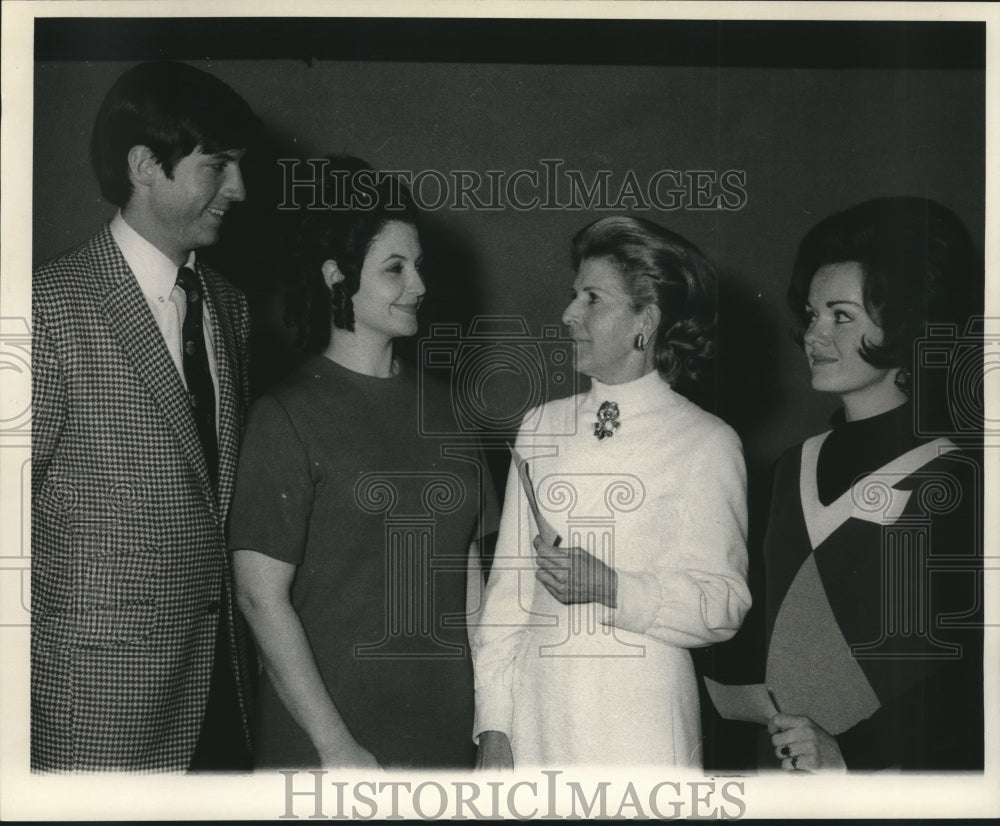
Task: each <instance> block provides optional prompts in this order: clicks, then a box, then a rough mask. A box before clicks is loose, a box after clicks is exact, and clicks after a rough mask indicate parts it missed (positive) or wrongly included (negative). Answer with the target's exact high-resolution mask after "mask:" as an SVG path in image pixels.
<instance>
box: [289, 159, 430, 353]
mask: <svg viewBox="0 0 1000 826" xmlns="http://www.w3.org/2000/svg"><path fill="white" fill-rule="evenodd" d="M324 161H325V163H324V165H323V172H322V174H323V190H322V191H323V194H324V197H323V200H322V203H321V204H317V205H310V206H308V207H302V208H301V210H300V212H299V213H298V215H297V216H295V227H294V229H293V230H292V232H291V241H290V249H289V251H288V253H287V267H288V269H287V271H288V272H289V276H290V281H289V286H288V291H287V293H286V297H285V322H286V324H289V325H292V326H295V327H296V328H297V330H298V335H297V341H298V344H299V346H300V347H302V348H303V349H304V350H305V351H306V352H310V353H318V352H321V351H322V350H323V349H324V348H325V347H326V346H327V344H328V343H329V341H330V333H331V324H332V325H333V326H334V327H337V328H339V329H341V330H353V329H354V305H353V303H352V301H351V297H352V296H353V295H354V294H355V293H356V292H357V291H358V289H359V288H360V287H361V270H362V268H363V267H364V263H365V257H366V256H367V255H368V250H369V249H370V248H371V245H372V241H374V240H375V238H376V237H377V236H378V234H379V233H380V232H381V231H382V229H383V228H384V227H385V225H386V224H388V223H390V222H394V221H399V222H402V223H404V224H410V225H412V226H418V223H419V212H418V210H417V207H416V205H415V204H414V202H413V198H412V196H411V194H410V191H409V189H407V188H406V186H405V185H404V184H403V183H402V181H400V180H399V177H398V176H392V175H381V174H379V173H378V172H377V171H376V170H374V169H373V168H372V167H371V166H370V165H369V164H368V163H366V162H365V161H363V160H361V159H360V158H354V157H350V156H329V157H327V158H325V159H324ZM328 260H332V261H335V262H336V263H337V266H338V267H339V269H340V272H341V273H343V275H344V280H343V281H341V282H339V283H337V284H334V285H333V288H332V289H330V288H328V287H327V286H326V282H325V281H324V280H323V263H324V262H325V261H328Z"/></svg>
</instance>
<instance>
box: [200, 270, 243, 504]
mask: <svg viewBox="0 0 1000 826" xmlns="http://www.w3.org/2000/svg"><path fill="white" fill-rule="evenodd" d="M198 275H199V277H200V278H201V281H202V294H203V295H204V296H205V301H206V303H207V304H208V310H209V313H210V314H211V317H212V344H213V346H214V348H215V362H216V365H215V367H216V375H217V377H218V380H219V468H218V470H219V472H218V480H219V481H218V499H219V508H220V510H221V512H222V513H226V509H227V506H228V504H229V498H230V496H231V494H232V480H233V478H234V476H235V473H236V461H237V457H238V454H239V447H240V436H241V433H240V427H241V415H240V398H241V393H240V391H239V389H238V386H237V385H238V381H239V368H238V365H237V364H236V362H235V357H236V352H237V347H236V333H235V331H234V330H233V321H232V319H231V318H230V317H229V316H228V315H227V314H226V313H223V312H221V311H220V309H219V304H218V302H217V301H216V300H215V295H214V291H213V290H211V289H210V288H209V287H208V279H207V278H206V276H205V273H204V271H203V270H202V268H201V266H200V265H199V266H198Z"/></svg>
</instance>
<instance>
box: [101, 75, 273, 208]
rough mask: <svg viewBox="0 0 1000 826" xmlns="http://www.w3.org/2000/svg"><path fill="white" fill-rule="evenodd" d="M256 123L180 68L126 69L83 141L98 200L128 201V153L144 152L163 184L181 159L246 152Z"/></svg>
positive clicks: (236, 101)
mask: <svg viewBox="0 0 1000 826" xmlns="http://www.w3.org/2000/svg"><path fill="white" fill-rule="evenodd" d="M260 126H261V123H260V120H259V119H258V118H257V116H256V115H255V114H254V113H253V112H252V111H251V110H250V107H249V106H248V105H247V103H246V101H245V100H243V98H241V97H240V96H239V95H238V94H236V92H234V91H233V90H232V88H230V87H229V86H227V85H226V84H225V83H223V82H222V81H221V80H219V79H218V78H217V77H213V76H212V75H210V74H208V73H207V72H203V71H201V70H200V69H196V68H194V67H193V66H188V65H187V64H185V63H176V62H174V61H161V62H155V63H140V64H139V65H138V66H133V67H132V68H131V69H129V70H128V71H127V72H125V73H124V74H123V75H122V76H121V77H119V78H118V80H117V81H115V84H114V86H112V87H111V89H110V90H109V91H108V93H107V95H106V96H105V98H104V101H103V103H101V108H100V109H99V110H98V112H97V118H96V120H95V121H94V131H93V133H92V134H91V138H90V160H91V164H92V166H93V168H94V174H95V175H96V176H97V182H98V183H99V184H100V187H101V193H102V194H103V195H104V197H105V198H107V199H108V201H110V202H111V203H112V204H114V205H115V206H118V207H122V206H125V204H127V203H128V201H129V199H130V198H131V197H132V181H131V179H130V178H129V169H128V153H129V150H130V149H131V148H132V147H133V146H148V147H149V148H150V149H151V150H152V152H153V155H154V157H155V158H156V160H157V162H158V163H159V164H160V167H161V168H162V169H163V171H164V173H165V174H166V175H167V177H171V176H172V175H173V171H174V167H176V165H177V162H178V161H180V160H181V159H182V158H185V157H187V156H188V155H190V154H191V153H192V152H193V151H194V150H195V149H200V150H201V151H202V152H204V153H205V154H206V155H211V154H214V153H216V152H223V151H226V150H229V149H246V148H247V147H249V146H250V145H251V143H252V142H253V140H254V139H255V138H256V136H257V135H258V134H259V132H260Z"/></svg>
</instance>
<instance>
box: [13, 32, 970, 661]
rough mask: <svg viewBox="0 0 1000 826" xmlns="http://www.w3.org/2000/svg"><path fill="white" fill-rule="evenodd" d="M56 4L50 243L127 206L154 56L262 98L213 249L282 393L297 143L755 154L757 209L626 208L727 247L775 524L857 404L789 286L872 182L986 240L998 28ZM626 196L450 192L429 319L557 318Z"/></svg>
mask: <svg viewBox="0 0 1000 826" xmlns="http://www.w3.org/2000/svg"><path fill="white" fill-rule="evenodd" d="M37 25H38V28H37V37H36V59H37V62H36V65H35V120H34V153H35V154H34V159H35V160H34V173H35V177H34V192H33V204H32V210H33V216H34V238H33V252H34V259H35V262H36V263H40V262H41V261H43V260H45V259H47V258H49V257H51V256H52V255H55V254H57V253H59V252H61V251H63V250H65V249H67V248H68V247H70V246H72V245H74V244H76V243H78V242H80V241H83V240H85V239H86V238H88V237H89V236H90V235H92V234H93V233H94V231H95V230H96V229H97V228H98V227H99V226H100V224H101V223H102V222H103V221H104V220H106V219H107V218H108V217H110V216H111V215H112V214H113V211H112V209H111V208H110V207H109V206H108V205H107V204H105V203H104V202H103V201H102V200H101V197H100V193H99V191H98V189H97V186H96V183H95V182H94V179H93V176H92V174H91V172H90V169H89V166H88V162H87V141H88V138H89V133H90V128H91V125H92V121H93V116H94V113H95V112H96V109H97V107H98V105H99V103H100V100H101V98H102V96H103V95H104V93H105V92H106V91H107V89H108V88H109V87H110V85H111V84H112V83H113V81H114V80H115V78H116V77H117V76H118V75H119V74H120V73H121V72H122V71H123V70H124V69H126V68H128V67H129V66H131V65H133V64H134V63H135V62H137V61H139V60H142V59H149V58H159V57H174V58H180V59H185V60H188V61H189V62H191V63H193V64H194V65H196V66H199V67H202V68H205V69H207V70H209V71H211V72H212V73H214V74H216V75H217V76H218V77H220V78H222V79H223V80H225V81H226V82H227V83H229V84H230V85H231V86H233V88H235V89H236V90H237V91H238V92H239V93H240V94H241V95H243V97H245V98H246V100H247V101H249V102H250V104H251V105H252V106H253V107H254V109H255V110H256V111H257V113H258V114H259V115H260V116H261V118H262V119H263V121H264V123H265V124H266V127H267V139H268V140H267V145H266V146H265V147H263V148H262V149H261V151H260V152H259V153H258V155H257V157H256V158H254V159H251V160H250V162H249V163H248V165H247V166H248V168H247V181H248V187H249V190H250V192H249V200H248V202H247V204H245V205H244V207H243V208H242V209H241V210H239V211H238V212H236V213H235V214H234V215H233V216H231V225H230V226H229V227H228V228H227V234H226V237H225V238H224V239H223V242H222V244H220V246H219V248H218V249H216V250H214V251H212V252H211V253H210V254H209V255H210V256H212V257H214V258H215V260H216V261H217V262H218V263H219V264H220V265H221V266H224V267H225V268H226V271H227V274H228V275H229V276H230V277H231V278H232V280H233V281H235V282H236V283H237V284H240V285H241V286H243V287H244V289H245V290H246V291H247V293H248V295H249V296H250V299H251V304H252V309H253V312H254V321H255V325H256V328H255V329H256V331H255V341H254V344H255V356H256V361H255V371H254V381H255V387H256V388H257V389H258V390H259V389H261V388H263V387H264V386H266V385H267V384H268V383H270V382H271V381H273V380H275V379H276V378H277V377H279V376H280V375H281V374H282V373H283V372H284V371H285V370H286V369H287V367H288V365H289V363H290V362H291V360H292V358H293V355H292V352H291V350H290V339H289V333H288V331H287V329H286V328H285V327H284V325H283V324H282V320H281V301H280V296H281V293H282V289H283V278H282V272H281V271H280V268H278V267H276V266H275V265H274V264H273V263H272V259H271V252H272V249H271V247H272V241H273V238H274V236H275V233H276V230H275V227H276V226H277V225H278V223H277V221H278V218H279V217H280V216H279V215H278V212H277V210H276V205H277V203H279V202H280V201H281V199H282V193H281V178H280V175H279V174H278V172H279V167H278V165H277V163H276V159H277V158H279V157H286V158H295V157H297V158H309V157H319V156H322V155H324V154H327V153H330V152H347V153H351V154H355V155H359V156H361V157H363V158H365V159H366V160H368V161H369V162H370V163H372V164H373V165H374V166H375V167H376V168H388V169H397V170H409V171H411V172H413V173H416V172H420V171H422V170H429V169H433V170H439V171H441V172H442V173H444V174H445V175H446V176H448V175H450V174H451V173H452V172H453V171H454V170H472V171H476V172H478V173H479V174H480V175H483V176H485V173H486V171H487V170H502V171H504V172H505V173H507V174H510V173H513V172H514V171H516V170H519V169H533V170H537V171H540V172H541V171H542V167H541V165H540V161H541V160H542V159H558V160H561V161H562V162H563V164H564V169H572V170H579V171H580V172H581V173H583V175H584V178H585V179H586V180H588V181H589V180H591V179H592V178H593V176H594V174H595V173H596V172H597V171H598V170H609V171H610V173H611V178H610V180H611V191H612V193H616V192H617V188H618V187H620V186H621V183H622V181H623V180H624V177H625V176H626V175H627V173H629V171H631V172H633V173H634V174H635V175H636V176H637V178H638V180H639V181H641V182H645V181H647V180H648V179H649V177H650V176H651V175H652V174H653V173H655V172H656V171H657V170H661V169H673V170H679V171H693V170H707V171H710V172H714V173H716V174H721V173H723V172H724V171H726V170H739V171H741V172H742V173H744V174H745V185H744V187H743V189H744V191H745V193H746V199H745V204H742V205H741V208H739V209H693V208H689V207H682V208H678V209H675V210H669V211H665V210H658V209H651V210H635V209H632V210H625V211H632V212H633V213H634V214H637V215H642V216H644V217H647V218H650V219H652V220H655V221H658V222H661V223H663V224H664V225H666V226H668V227H670V228H671V229H673V230H675V231H677V232H680V233H681V234H682V235H684V236H686V237H688V238H689V239H691V240H692V241H694V242H695V243H696V244H698V245H699V246H700V247H701V248H702V250H703V251H704V252H705V253H706V254H707V255H708V256H709V257H710V258H711V259H712V260H713V261H715V262H716V264H717V265H718V268H719V271H720V303H719V319H720V326H719V359H718V365H717V368H716V373H715V375H714V376H713V377H712V379H711V381H710V384H709V386H708V387H707V388H705V389H703V391H702V395H701V400H702V402H703V403H704V404H705V405H706V406H708V407H710V408H711V409H713V410H715V411H716V412H717V413H718V414H719V415H721V416H722V417H723V418H725V419H726V420H727V421H729V422H730V423H731V424H732V425H733V426H734V427H735V428H736V430H737V431H738V432H739V434H740V436H741V438H742V439H743V443H744V448H745V452H746V457H747V462H748V470H749V478H750V495H751V530H752V533H753V536H754V543H753V544H756V540H757V537H759V533H760V529H761V527H762V525H761V518H762V516H763V514H762V513H761V510H762V506H761V502H762V501H763V499H764V498H766V497H765V493H766V487H767V481H766V480H767V475H768V468H769V466H770V464H771V462H773V460H774V459H775V458H776V456H777V455H778V454H779V453H780V452H781V450H783V449H784V448H785V447H787V446H789V445H791V444H793V443H795V442H798V441H800V440H802V439H803V438H804V437H806V436H807V435H810V434H812V433H815V432H817V431H820V430H822V429H823V428H824V427H825V425H826V422H827V419H828V417H829V415H830V413H831V412H832V411H833V410H834V409H835V408H836V406H837V400H836V399H835V398H831V397H823V396H820V395H818V394H816V393H814V392H812V391H811V389H810V388H809V383H808V372H807V369H806V366H805V363H804V360H803V359H802V357H801V353H800V351H799V350H798V349H797V348H796V346H795V345H794V344H793V343H792V341H791V338H790V336H789V330H790V327H791V318H790V315H789V313H788V311H787V308H786V306H785V303H784V295H785V289H786V285H787V280H788V275H789V273H790V269H791V263H792V260H793V257H794V254H795V249H796V245H797V244H798V241H799V239H800V238H801V237H802V235H803V234H804V233H805V231H806V230H807V229H808V228H809V227H810V226H812V225H813V224H814V223H815V222H816V221H818V220H819V219H821V218H822V217H824V216H826V215H828V214H830V213H831V212H833V211H836V210H838V209H841V208H844V207H846V206H849V205H851V204H854V203H857V202H859V201H861V200H864V199H867V198H870V197H875V196H879V195H889V194H908V195H920V196H926V197H930V198H934V199H937V200H939V201H941V202H942V203H944V204H946V205H947V206H949V207H951V208H952V209H953V210H955V211H956V212H957V213H958V215H959V216H960V217H961V218H962V219H963V220H964V221H965V222H966V224H967V226H968V227H969V229H970V231H971V232H972V235H973V238H975V239H976V240H977V242H978V243H979V245H980V249H981V248H982V239H983V231H984V175H985V106H984V90H985V79H984V72H983V70H982V66H983V65H984V61H985V51H984V40H983V37H984V35H983V27H982V26H979V25H977V24H971V25H965V24H876V23H864V24H833V23H810V24H781V23H730V24H725V25H723V24H714V23H708V22H705V23H684V22H669V21H668V22H655V21H653V22H649V21H646V22H643V21H639V22H631V23H621V22H611V23H605V24H593V23H578V24H572V23H558V24H554V23H553V24H550V23H546V22H544V21H506V22H498V21H475V22H474V23H470V22H468V21H466V22H465V23H461V22H458V21H451V22H448V21H440V22H438V23H433V22H432V23H428V21H342V20H319V21H212V20H208V21H197V22H192V21H184V20H175V21H169V22H167V21H161V22H159V23H157V22H156V21H152V22H151V21H91V22H87V21H82V22H81V21H38V23H37ZM206 56H207V57H206ZM428 192H430V193H431V194H433V190H432V189H429V190H428ZM527 194H529V195H530V194H531V193H530V192H528V193H527ZM605 214H611V213H610V212H608V211H600V210H594V209H589V210H588V209H583V210H580V209H551V210H546V209H541V208H533V209H527V210H517V209H513V208H509V207H508V208H506V209H502V210H496V211H481V210H471V209H464V210H459V209H452V208H449V207H444V208H441V209H439V210H435V211H433V212H431V213H429V214H428V215H427V222H426V228H425V232H424V243H425V247H427V249H428V257H429V263H430V267H429V269H430V281H429V291H430V292H429V299H428V302H427V305H426V313H425V316H426V318H425V322H424V327H425V331H426V330H427V328H428V325H429V324H430V323H431V322H433V321H456V322H460V323H462V324H468V322H469V321H470V320H471V319H472V318H473V317H475V316H481V315H484V314H492V315H505V316H506V315H511V316H516V317H519V318H521V319H523V321H524V322H525V324H526V325H527V328H528V329H529V330H530V331H531V332H532V333H534V334H537V333H539V331H540V330H541V328H542V326H543V325H547V324H556V323H558V320H559V317H560V315H561V312H562V309H563V307H564V306H565V303H566V301H567V298H568V288H569V285H570V283H571V281H572V277H573V274H572V272H571V270H570V268H569V262H568V255H567V247H568V241H569V239H570V237H571V236H572V234H573V233H574V232H575V231H576V230H577V229H579V228H580V227H582V226H583V225H584V224H586V223H587V222H589V221H591V220H593V219H595V218H598V217H601V216H602V215H605ZM410 352H411V355H412V353H413V349H412V347H411V351H410ZM550 390H555V392H557V393H558V392H560V391H559V389H558V388H552V387H550ZM562 392H565V391H562ZM752 551H753V548H752ZM755 570H757V569H755ZM723 676H725V675H723Z"/></svg>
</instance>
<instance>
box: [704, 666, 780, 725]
mask: <svg viewBox="0 0 1000 826" xmlns="http://www.w3.org/2000/svg"><path fill="white" fill-rule="evenodd" d="M704 680H705V688H707V689H708V696H709V697H711V698H712V702H713V703H714V704H715V707H716V709H718V711H719V714H720V715H721V716H722V717H723V718H725V719H726V720H744V721H746V722H748V723H758V724H760V725H762V726H766V725H767V723H768V721H769V720H770V719H771V718H772V717H774V715H775V714H777V713H778V708H777V706H776V704H775V702H774V695H773V694H771V692H770V691H769V690H768V688H767V686H766V685H764V684H763V683H752V684H750V685H723V684H722V683H719V682H716V681H715V680H712V679H710V678H709V677H705V678H704Z"/></svg>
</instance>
